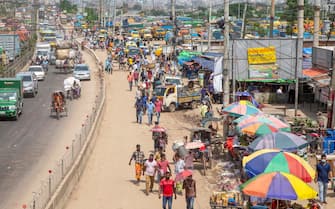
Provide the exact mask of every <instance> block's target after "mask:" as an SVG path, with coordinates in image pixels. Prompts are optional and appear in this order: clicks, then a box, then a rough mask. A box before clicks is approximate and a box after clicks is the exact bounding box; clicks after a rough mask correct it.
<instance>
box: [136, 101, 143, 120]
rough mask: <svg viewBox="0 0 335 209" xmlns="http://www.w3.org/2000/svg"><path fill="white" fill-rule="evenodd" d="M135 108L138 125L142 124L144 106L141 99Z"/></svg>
mask: <svg viewBox="0 0 335 209" xmlns="http://www.w3.org/2000/svg"><path fill="white" fill-rule="evenodd" d="M135 108H136V123H139V124H142V116H143V105H142V102H141V99H137V100H136V103H135Z"/></svg>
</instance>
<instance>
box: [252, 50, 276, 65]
mask: <svg viewBox="0 0 335 209" xmlns="http://www.w3.org/2000/svg"><path fill="white" fill-rule="evenodd" d="M276 61H277V58H276V48H275V47H273V46H270V47H262V48H248V63H249V65H257V64H270V63H276Z"/></svg>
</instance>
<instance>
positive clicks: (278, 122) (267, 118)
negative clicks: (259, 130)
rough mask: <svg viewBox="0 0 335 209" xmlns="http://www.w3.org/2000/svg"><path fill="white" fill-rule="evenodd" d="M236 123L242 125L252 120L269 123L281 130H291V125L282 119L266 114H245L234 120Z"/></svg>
mask: <svg viewBox="0 0 335 209" xmlns="http://www.w3.org/2000/svg"><path fill="white" fill-rule="evenodd" d="M234 122H235V123H237V124H238V127H242V126H244V125H246V124H248V123H252V122H263V123H268V124H270V125H272V126H274V127H276V128H278V129H280V130H283V131H290V125H289V124H286V123H285V122H283V121H281V120H280V119H278V118H276V117H274V116H271V115H266V114H258V115H245V116H242V117H240V118H237V119H236V120H234Z"/></svg>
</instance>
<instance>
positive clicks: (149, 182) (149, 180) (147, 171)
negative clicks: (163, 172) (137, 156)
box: [143, 154, 157, 195]
mask: <svg viewBox="0 0 335 209" xmlns="http://www.w3.org/2000/svg"><path fill="white" fill-rule="evenodd" d="M156 170H157V162H156V161H155V160H154V154H150V155H149V159H148V160H146V161H145V163H144V169H143V175H145V194H146V195H149V192H152V189H153V187H154V180H155V174H156Z"/></svg>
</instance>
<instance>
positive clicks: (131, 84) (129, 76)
mask: <svg viewBox="0 0 335 209" xmlns="http://www.w3.org/2000/svg"><path fill="white" fill-rule="evenodd" d="M127 80H128V83H129V91H131V90H132V89H133V80H134V77H133V74H132V73H131V72H129V74H128V76H127Z"/></svg>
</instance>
